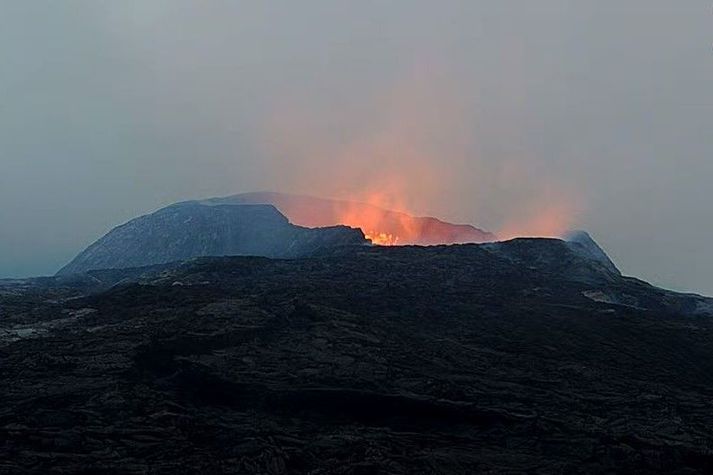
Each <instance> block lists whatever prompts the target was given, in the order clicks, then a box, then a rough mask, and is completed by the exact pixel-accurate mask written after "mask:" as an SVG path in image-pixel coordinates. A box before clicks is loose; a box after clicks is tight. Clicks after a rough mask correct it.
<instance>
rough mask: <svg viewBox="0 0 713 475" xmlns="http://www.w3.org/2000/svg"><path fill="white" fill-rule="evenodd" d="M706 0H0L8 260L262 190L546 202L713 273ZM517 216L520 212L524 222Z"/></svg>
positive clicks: (645, 251)
mask: <svg viewBox="0 0 713 475" xmlns="http://www.w3.org/2000/svg"><path fill="white" fill-rule="evenodd" d="M712 27H713V16H712V15H711V4H710V2H709V1H707V0H705V1H703V0H700V1H699V0H687V1H685V2H681V1H671V0H665V1H664V0H616V1H615V0H591V1H590V0H586V1H585V0H581V1H571V0H566V1H565V0H562V1H557V0H541V1H538V2H532V1H525V0H523V1H515V0H512V1H503V0H490V1H477V0H468V1H462V2H456V1H428V2H426V1H368V0H361V1H353V2H339V1H327V0H325V1H300V2H287V1H257V0H256V1H253V2H239V1H217V0H215V1H211V2H199V1H193V2H187V1H151V0H142V1H114V2H95V1H71V0H66V1H62V2H57V1H49V0H48V1H40V0H32V1H27V0H14V1H13V0H5V1H2V2H0V60H1V61H0V277H2V276H24V275H37V274H49V273H53V272H54V271H56V270H57V269H58V268H59V267H60V266H61V265H62V264H64V263H66V262H67V261H68V260H69V259H71V258H72V257H73V256H74V255H75V254H76V253H77V252H79V251H80V250H81V249H82V248H83V247H84V246H86V245H87V244H89V243H90V242H92V241H93V240H95V239H96V238H98V237H99V236H100V235H102V234H103V233H105V232H106V231H108V230H109V229H110V228H111V227H113V226H114V225H117V224H119V223H121V222H123V221H125V220H127V219H129V218H131V217H134V216H136V215H138V214H142V213H145V212H148V211H151V210H154V209H156V208H158V207H160V206H163V205H166V204H169V203H171V202H174V201H179V200H185V199H191V198H197V197H208V196H218V195H226V194H231V193H238V192H244V191H254V190H265V189H269V190H277V191H291V192H302V193H312V194H317V195H323V196H339V197H358V198H363V197H364V196H366V195H368V194H369V193H372V192H374V191H378V192H380V193H382V194H386V195H391V196H388V199H389V200H391V201H392V202H394V203H397V202H398V204H399V205H401V206H404V207H406V208H408V210H409V211H412V212H415V213H417V214H435V215H438V216H439V217H443V218H447V219H451V220H456V221H465V222H472V223H473V224H476V225H479V226H481V227H484V228H488V229H492V230H496V231H497V230H501V229H505V228H507V227H508V226H512V223H513V222H515V223H521V222H524V221H528V220H531V219H533V216H534V215H536V214H537V213H539V212H540V211H541V210H542V209H544V210H550V209H555V210H556V212H558V213H559V212H561V213H566V214H567V224H568V225H573V226H577V227H582V228H585V229H587V230H589V231H590V232H591V233H592V234H593V235H594V236H595V238H596V239H597V240H598V241H599V242H600V243H601V244H602V245H603V246H604V247H605V248H606V250H607V251H608V252H609V253H610V255H611V256H612V257H613V259H614V260H615V261H616V262H617V264H618V265H619V266H620V267H621V268H622V269H623V271H624V272H625V273H628V274H632V275H636V276H639V277H642V278H645V279H647V280H650V281H652V282H654V283H657V284H660V285H664V286H667V287H671V288H676V289H684V290H693V291H698V292H702V293H706V294H709V295H713V247H711V245H710V243H711V238H713V211H712V208H711V205H710V202H711V199H712V198H713V191H711V185H710V183H711V178H713V134H712V133H711V131H712V130H713V127H712V126H713V92H712V91H711V86H712V85H713V55H712V54H711V45H712V44H713V28H712ZM516 227H517V226H516Z"/></svg>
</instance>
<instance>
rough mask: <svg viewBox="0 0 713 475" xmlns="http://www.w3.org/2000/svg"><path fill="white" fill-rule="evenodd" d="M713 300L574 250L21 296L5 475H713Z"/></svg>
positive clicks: (237, 268)
mask: <svg viewBox="0 0 713 475" xmlns="http://www.w3.org/2000/svg"><path fill="white" fill-rule="evenodd" d="M711 309H713V306H711V305H710V300H708V299H704V298H702V297H697V296H689V295H681V294H674V293H671V292H666V291H663V290H661V289H656V288H654V287H651V286H649V285H648V284H645V283H643V282H640V281H638V280H635V279H630V278H624V277H621V276H620V275H619V274H618V272H616V271H615V269H614V270H612V269H608V266H607V265H605V262H603V261H597V260H595V259H594V260H587V259H585V258H584V257H583V254H582V253H581V252H580V250H577V249H573V246H572V245H571V244H568V243H564V242H562V241H557V240H516V241H511V242H508V243H502V244H497V245H483V246H475V245H472V246H450V247H434V248H415V247H414V248H409V247H405V248H369V247H357V248H342V249H337V248H334V249H332V250H331V251H329V252H328V253H325V254H322V255H321V256H320V257H318V258H310V259H296V260H271V259H266V258H258V257H233V258H206V259H198V260H193V261H190V262H186V263H182V264H180V263H179V264H171V265H168V266H155V267H153V268H144V269H126V270H120V271H116V270H115V271H102V272H91V273H88V274H85V275H80V276H73V277H71V278H70V277H62V278H48V279H36V280H31V281H6V282H4V284H2V285H0V375H2V389H0V472H3V473H22V472H36V473H46V472H48V471H55V472H67V473H70V472H71V473H77V472H82V473H201V472H202V473H226V472H227V473H268V474H278V473H315V474H328V473H330V474H331V473H403V474H411V473H473V472H485V473H488V472H489V473H502V472H506V473H525V472H527V473H600V472H619V473H660V472H669V473H710V472H711V471H713V452H712V447H713V403H712V402H711V401H713V339H711V334H713V320H711V318H710V317H709V316H706V315H709V314H710V312H711Z"/></svg>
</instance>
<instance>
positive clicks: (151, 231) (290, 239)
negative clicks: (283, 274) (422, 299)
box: [58, 202, 368, 275]
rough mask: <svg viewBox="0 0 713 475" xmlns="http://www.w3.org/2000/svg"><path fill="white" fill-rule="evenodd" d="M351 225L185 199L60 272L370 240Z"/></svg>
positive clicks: (291, 251) (112, 236)
mask: <svg viewBox="0 0 713 475" xmlns="http://www.w3.org/2000/svg"><path fill="white" fill-rule="evenodd" d="M367 243H368V241H366V240H365V239H364V235H363V233H362V232H361V231H360V230H358V229H353V228H349V227H347V226H333V227H328V228H319V229H310V228H304V227H301V226H295V225H293V224H290V223H289V221H288V220H287V218H286V217H285V216H283V215H282V214H281V213H280V212H279V211H277V209H275V207H274V206H271V205H218V206H204V205H202V204H200V203H197V202H186V203H179V204H176V205H172V206H168V207H166V208H163V209H160V210H158V211H156V212H155V213H152V214H149V215H146V216H141V217H139V218H136V219H133V220H131V221H129V222H128V223H126V224H123V225H121V226H118V227H117V228H114V229H113V230H112V231H110V232H109V233H108V234H107V235H105V236H104V237H102V238H101V239H99V240H98V241H96V242H95V243H94V244H92V245H91V246H89V247H88V248H87V249H86V250H84V251H83V252H82V253H81V254H79V255H78V256H77V257H76V258H75V259H74V260H72V262H70V263H69V264H67V265H66V266H65V267H64V268H62V269H61V270H60V271H59V272H58V274H59V275H67V274H74V273H79V272H85V271H88V270H92V269H108V268H127V267H139V266H146V265H152V264H161V263H167V262H172V261H180V260H185V259H190V258H192V257H198V256H232V255H255V256H266V257H283V258H284V257H303V256H308V255H310V254H312V253H314V252H315V251H318V250H319V249H321V248H323V247H330V246H339V245H351V244H367Z"/></svg>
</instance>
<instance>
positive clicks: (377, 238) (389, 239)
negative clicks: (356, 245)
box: [364, 231, 399, 246]
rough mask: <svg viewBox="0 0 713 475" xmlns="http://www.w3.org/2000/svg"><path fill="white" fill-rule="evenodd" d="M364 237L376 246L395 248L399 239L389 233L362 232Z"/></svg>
mask: <svg viewBox="0 0 713 475" xmlns="http://www.w3.org/2000/svg"><path fill="white" fill-rule="evenodd" d="M364 237H365V238H367V239H368V240H370V241H371V243H372V244H375V245H377V246H397V245H398V244H399V237H398V236H394V235H393V234H389V233H380V232H375V231H368V232H364Z"/></svg>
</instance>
